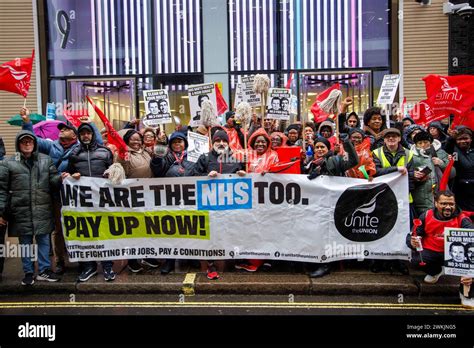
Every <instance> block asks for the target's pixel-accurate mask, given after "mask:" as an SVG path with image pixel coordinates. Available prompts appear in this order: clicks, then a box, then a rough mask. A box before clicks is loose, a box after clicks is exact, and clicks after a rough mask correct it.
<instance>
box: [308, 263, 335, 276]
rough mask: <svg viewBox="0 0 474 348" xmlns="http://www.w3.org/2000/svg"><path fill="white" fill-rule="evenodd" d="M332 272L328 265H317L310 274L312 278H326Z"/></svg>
mask: <svg viewBox="0 0 474 348" xmlns="http://www.w3.org/2000/svg"><path fill="white" fill-rule="evenodd" d="M330 272H331V267H330V265H329V264H328V263H322V264H319V265H318V264H316V266H315V267H314V268H313V270H312V271H311V272H309V276H310V278H320V277H324V276H325V275H326V274H329V273H330Z"/></svg>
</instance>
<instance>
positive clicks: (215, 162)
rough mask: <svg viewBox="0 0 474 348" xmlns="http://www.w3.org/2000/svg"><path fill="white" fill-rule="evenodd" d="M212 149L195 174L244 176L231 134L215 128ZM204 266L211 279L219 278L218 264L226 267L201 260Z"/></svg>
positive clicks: (202, 156) (203, 156)
mask: <svg viewBox="0 0 474 348" xmlns="http://www.w3.org/2000/svg"><path fill="white" fill-rule="evenodd" d="M211 134H212V150H211V151H209V153H206V154H202V155H201V157H199V159H198V161H197V162H196V165H195V166H194V171H193V175H194V176H204V175H207V176H209V177H211V178H216V177H218V176H219V175H220V174H234V173H236V174H238V175H239V176H244V175H245V174H246V173H245V170H244V169H245V165H244V164H243V163H241V162H240V161H239V160H238V159H237V158H236V157H234V156H233V155H232V150H231V148H230V146H229V136H228V135H227V132H226V131H224V130H222V129H218V128H216V129H215V132H214V133H212V130H211ZM201 266H202V267H207V278H208V279H210V280H216V279H219V273H218V269H217V266H222V267H220V268H221V269H224V264H223V263H219V264H218V262H217V261H216V262H214V261H201Z"/></svg>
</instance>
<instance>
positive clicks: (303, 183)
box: [61, 173, 410, 262]
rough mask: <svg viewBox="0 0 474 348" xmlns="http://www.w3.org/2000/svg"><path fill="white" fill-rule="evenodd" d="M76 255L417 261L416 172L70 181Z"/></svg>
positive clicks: (71, 249) (66, 206)
mask: <svg viewBox="0 0 474 348" xmlns="http://www.w3.org/2000/svg"><path fill="white" fill-rule="evenodd" d="M61 198H62V202H63V207H62V223H63V231H64V236H65V239H66V245H67V250H68V254H69V258H70V260H71V261H78V260H81V261H85V260H104V259H110V260H117V259H127V258H132V259H133V258H147V257H152V258H179V259H216V260H217V259H245V258H252V259H274V260H290V261H305V262H331V261H336V260H342V259H362V258H364V257H365V258H370V259H404V260H406V259H408V258H409V255H410V250H409V249H408V248H407V246H406V245H405V237H406V234H407V232H408V231H409V222H408V221H409V219H408V217H409V208H408V207H409V204H408V183H407V176H402V175H399V174H398V173H392V174H388V175H384V176H382V177H378V178H375V179H374V181H373V182H372V183H367V181H366V180H361V179H352V178H342V177H329V176H320V177H318V178H316V179H315V180H308V178H307V177H306V176H305V175H293V174H287V175H278V174H266V175H265V176H262V175H258V174H251V175H247V176H245V177H238V176H236V175H220V176H219V177H218V178H215V179H211V178H208V177H184V178H155V179H127V180H124V182H123V183H122V185H119V186H114V185H112V184H111V183H110V182H109V181H108V180H106V179H99V178H88V177H81V179H80V180H74V179H71V178H68V179H66V180H65V181H64V183H63V187H62V189H61Z"/></svg>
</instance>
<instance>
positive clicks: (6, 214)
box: [0, 131, 61, 285]
mask: <svg viewBox="0 0 474 348" xmlns="http://www.w3.org/2000/svg"><path fill="white" fill-rule="evenodd" d="M15 145H16V151H17V154H16V155H15V156H13V157H11V158H8V159H5V160H3V161H2V162H0V226H2V228H3V227H6V225H7V223H8V225H9V226H8V236H9V237H18V239H19V242H20V244H21V245H26V246H28V249H27V251H28V252H29V253H30V255H24V254H23V255H21V256H22V258H21V261H22V263H23V271H24V273H25V277H24V278H23V280H22V282H21V284H22V285H33V283H34V282H35V277H34V273H35V267H34V263H33V260H34V257H35V256H37V257H38V272H39V274H38V276H37V277H36V279H37V280H45V281H49V282H57V281H58V280H59V277H58V275H56V274H55V273H53V272H52V271H51V263H50V259H49V252H50V249H51V244H50V234H51V232H52V231H53V230H54V215H53V202H52V199H53V198H52V193H55V192H57V191H58V190H59V186H60V184H61V177H60V175H59V174H58V171H57V170H56V167H55V166H54V164H53V161H52V160H51V158H50V157H49V156H47V155H44V154H42V153H39V152H38V142H37V138H36V136H35V135H34V134H33V133H32V132H29V131H20V132H19V133H18V134H17V136H16V141H15ZM33 238H34V239H35V241H36V245H37V246H38V249H37V250H38V251H37V255H35V253H34V249H33ZM22 250H25V249H22ZM2 268H3V264H2Z"/></svg>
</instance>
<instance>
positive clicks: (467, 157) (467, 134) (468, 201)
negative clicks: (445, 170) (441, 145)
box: [446, 126, 474, 212]
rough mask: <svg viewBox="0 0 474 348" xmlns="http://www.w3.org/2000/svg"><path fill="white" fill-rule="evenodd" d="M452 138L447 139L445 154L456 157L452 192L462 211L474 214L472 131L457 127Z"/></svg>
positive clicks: (473, 150)
mask: <svg viewBox="0 0 474 348" xmlns="http://www.w3.org/2000/svg"><path fill="white" fill-rule="evenodd" d="M454 135H455V136H454V138H449V139H448V142H447V144H446V152H447V153H452V154H453V156H456V157H457V161H455V162H454V167H455V168H456V177H455V178H454V186H453V191H454V193H455V194H456V200H457V202H458V205H459V206H460V207H461V209H462V210H466V211H470V212H474V198H473V197H474V149H473V143H472V130H471V129H469V128H467V127H465V126H459V127H456V129H455V130H454Z"/></svg>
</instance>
